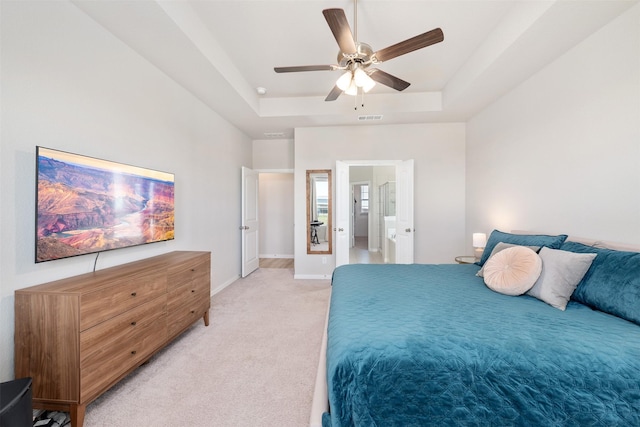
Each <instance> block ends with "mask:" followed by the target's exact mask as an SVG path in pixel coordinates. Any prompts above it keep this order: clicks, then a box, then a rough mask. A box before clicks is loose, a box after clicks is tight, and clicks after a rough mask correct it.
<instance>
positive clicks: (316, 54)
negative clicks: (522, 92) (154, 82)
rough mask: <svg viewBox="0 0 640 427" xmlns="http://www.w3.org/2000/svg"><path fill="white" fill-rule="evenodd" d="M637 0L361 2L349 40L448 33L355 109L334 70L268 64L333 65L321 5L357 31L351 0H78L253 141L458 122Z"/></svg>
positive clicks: (391, 64)
mask: <svg viewBox="0 0 640 427" xmlns="http://www.w3.org/2000/svg"><path fill="white" fill-rule="evenodd" d="M636 3H638V0H634V1H630V0H629V1H617V0H599V1H584V0H583V1H575V0H569V1H567V0H554V1H544V0H533V1H525V0H518V1H513V0H510V1H500V0H469V1H455V0H448V1H433V0H424V1H421V0H409V1H402V0H390V1H382V0H359V1H358V4H357V11H358V14H357V41H360V42H365V43H368V44H369V45H371V46H372V47H373V50H374V51H375V50H379V49H382V48H384V47H387V46H390V45H392V44H395V43H397V42H400V41H403V40H405V39H408V38H410V37H413V36H415V35H418V34H421V33H423V32H425V31H428V30H431V29H433V28H436V27H439V28H442V30H443V32H444V41H443V42H441V43H438V44H436V45H433V46H429V47H426V48H424V49H421V50H417V51H415V52H412V53H409V54H406V55H404V56H401V57H398V58H395V59H392V60H390V61H388V62H385V63H382V64H380V65H378V66H377V68H380V69H382V70H384V71H386V72H388V73H391V74H393V75H395V76H397V77H400V78H401V79H403V80H406V81H408V82H410V83H411V86H409V87H408V88H407V89H405V90H404V91H403V92H397V91H395V90H393V89H390V88H387V87H385V86H383V85H380V84H378V85H377V86H376V87H375V88H374V89H373V90H372V91H371V92H369V93H368V94H366V95H365V96H364V107H363V106H362V105H361V104H362V99H361V97H358V98H357V99H356V98H354V97H352V96H348V95H344V94H343V95H342V96H340V97H339V98H338V99H337V100H336V101H333V102H325V101H324V98H325V97H326V95H327V94H328V93H329V91H330V90H331V89H332V88H333V86H334V84H335V81H336V79H337V78H338V77H339V76H340V72H339V71H314V72H303V73H287V74H277V73H275V72H274V71H273V67H276V66H291V65H317V64H335V63H336V55H337V53H338V46H337V44H336V41H335V39H334V38H333V35H332V34H331V31H330V29H329V27H328V25H327V23H326V21H325V19H324V17H323V15H322V10H323V9H326V8H341V9H344V11H345V13H346V15H347V18H348V20H349V23H350V25H351V28H352V30H354V31H355V28H354V27H355V21H354V3H353V1H349V0H335V1H331V0H324V1H312V0H308V1H302V0H289V1H270V0H256V1H247V0H232V1H220V0H209V1H207V0H204V1H203V0H196V1H190V0H184V1H171V0H169V1H151V0H130V1H126V0H125V1H117V2H112V1H106V0H105V1H91V2H90V1H74V4H75V5H76V6H77V7H78V8H80V9H81V10H83V11H84V12H85V13H87V14H88V15H89V16H90V17H92V18H93V19H94V20H95V21H97V22H98V23H100V24H101V25H102V26H104V27H105V28H106V29H107V30H108V31H110V32H111V33H113V34H114V35H115V36H117V37H118V38H120V39H121V40H122V41H123V42H124V43H126V44H127V45H128V46H130V47H131V48H132V49H134V50H136V51H137V52H138V53H139V54H140V55H141V56H143V57H145V58H146V59H147V60H149V61H150V62H151V63H153V64H154V65H155V66H157V67H158V68H159V69H160V70H162V71H163V72H164V73H166V74H167V75H168V76H170V77H171V78H172V79H173V80H175V81H176V82H177V83H178V84H180V85H181V86H183V87H184V88H185V89H187V90H189V91H190V92H191V93H193V95H194V96H196V97H197V98H199V99H200V100H201V101H202V102H203V103H205V104H207V105H208V106H210V107H211V108H212V109H214V110H215V111H217V112H218V113H219V114H220V115H221V116H222V117H224V118H225V119H227V120H228V121H229V122H231V123H233V124H234V125H235V126H236V127H238V128H239V129H241V130H242V131H243V132H245V133H246V134H247V135H248V136H250V137H251V138H252V139H265V138H268V137H273V136H276V137H280V138H282V137H285V138H290V137H292V136H293V129H294V128H296V127H305V126H336V125H358V124H362V123H372V122H369V121H368V120H362V118H361V117H360V116H369V117H371V116H382V120H379V121H375V123H380V124H405V123H425V122H452V121H466V120H468V119H469V118H471V117H473V115H474V114H476V113H477V112H478V111H480V110H481V109H482V108H484V107H486V106H487V105H488V104H490V103H491V102H493V101H494V100H496V99H497V98H499V97H500V96H502V95H504V94H505V93H506V92H508V91H509V90H511V89H512V88H513V87H515V86H516V85H518V84H519V83H521V82H523V81H524V80H526V79H527V78H529V77H530V76H531V75H533V74H534V73H536V72H537V71H538V70H540V69H541V68H543V67H544V66H545V65H547V64H549V63H550V62H552V61H554V60H555V59H556V58H558V57H559V56H561V55H562V54H563V53H565V52H566V51H567V50H569V49H570V48H571V47H573V46H575V45H576V44H577V43H579V42H580V41H581V40H583V39H585V38H587V37H589V36H590V35H591V34H592V33H594V32H596V31H598V29H599V28H601V27H602V26H604V25H605V24H607V23H608V22H610V21H611V20H612V19H614V18H615V17H616V16H618V15H619V14H621V13H622V12H624V11H625V10H626V9H628V8H629V7H631V6H633V5H634V4H636ZM612 48H615V46H612ZM594 60H596V59H594ZM258 87H264V88H266V90H267V93H266V94H265V95H259V94H258V93H257V91H256V88H258ZM356 101H357V102H356ZM356 107H357V108H356ZM359 117H360V119H359Z"/></svg>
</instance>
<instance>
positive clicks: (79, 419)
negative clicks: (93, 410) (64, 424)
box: [69, 405, 87, 427]
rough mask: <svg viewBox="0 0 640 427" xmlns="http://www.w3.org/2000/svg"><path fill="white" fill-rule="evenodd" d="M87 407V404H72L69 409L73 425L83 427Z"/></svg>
mask: <svg viewBox="0 0 640 427" xmlns="http://www.w3.org/2000/svg"><path fill="white" fill-rule="evenodd" d="M85 409H87V405H71V408H70V410H69V414H70V415H71V427H82V424H84V412H85Z"/></svg>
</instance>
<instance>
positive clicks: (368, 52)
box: [338, 42, 373, 68]
mask: <svg viewBox="0 0 640 427" xmlns="http://www.w3.org/2000/svg"><path fill="white" fill-rule="evenodd" d="M372 57H373V49H372V48H371V46H369V45H368V44H366V43H360V42H358V43H356V51H355V53H345V52H338V63H339V64H340V66H341V67H345V68H349V65H351V64H353V63H358V64H361V65H362V66H363V67H367V66H369V65H371V63H372V62H373V60H372Z"/></svg>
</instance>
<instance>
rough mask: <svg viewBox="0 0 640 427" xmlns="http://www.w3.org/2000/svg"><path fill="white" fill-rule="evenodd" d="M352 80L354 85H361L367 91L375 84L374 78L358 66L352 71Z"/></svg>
mask: <svg viewBox="0 0 640 427" xmlns="http://www.w3.org/2000/svg"><path fill="white" fill-rule="evenodd" d="M353 80H354V81H355V82H356V86H358V87H361V88H362V90H363V91H364V92H369V91H370V90H371V89H373V87H374V86H375V85H376V82H375V80H373V79H372V78H371V76H369V74H367V72H366V71H364V70H363V69H362V68H358V69H357V70H356V71H355V72H354V73H353Z"/></svg>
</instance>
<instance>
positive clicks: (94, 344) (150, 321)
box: [80, 295, 167, 363]
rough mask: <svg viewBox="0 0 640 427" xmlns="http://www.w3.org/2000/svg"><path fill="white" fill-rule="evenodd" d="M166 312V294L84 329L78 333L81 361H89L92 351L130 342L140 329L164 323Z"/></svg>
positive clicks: (105, 349)
mask: <svg viewBox="0 0 640 427" xmlns="http://www.w3.org/2000/svg"><path fill="white" fill-rule="evenodd" d="M166 313H167V296H166V295H162V296H160V297H158V298H156V299H154V300H151V301H149V302H148V303H146V304H143V305H140V306H138V307H135V308H133V309H131V310H129V311H127V312H126V313H122V314H121V315H119V316H116V317H114V318H113V319H109V320H107V321H105V322H102V323H101V324H99V325H97V326H94V327H93V328H90V329H87V330H85V331H84V332H82V333H81V334H80V354H81V355H82V358H81V363H90V361H91V358H92V357H94V353H104V352H105V351H108V350H109V349H110V348H112V347H113V346H117V345H121V344H122V343H125V342H130V341H131V339H132V337H133V336H135V335H136V334H138V332H139V331H140V330H141V329H146V328H148V327H149V326H151V325H154V324H156V323H162V324H163V325H164V324H166Z"/></svg>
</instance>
